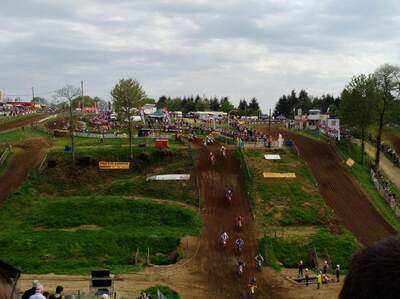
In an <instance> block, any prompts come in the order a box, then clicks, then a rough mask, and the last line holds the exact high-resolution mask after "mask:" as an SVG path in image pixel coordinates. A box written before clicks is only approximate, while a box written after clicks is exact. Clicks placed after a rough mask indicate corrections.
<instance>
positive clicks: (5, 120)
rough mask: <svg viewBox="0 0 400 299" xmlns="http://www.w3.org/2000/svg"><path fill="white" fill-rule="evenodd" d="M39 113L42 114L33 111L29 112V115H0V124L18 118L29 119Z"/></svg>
mask: <svg viewBox="0 0 400 299" xmlns="http://www.w3.org/2000/svg"><path fill="white" fill-rule="evenodd" d="M38 115H40V114H37V113H33V114H27V115H22V114H19V115H14V116H0V126H1V125H4V124H7V123H11V122H14V121H17V120H22V119H29V118H32V117H36V116H38Z"/></svg>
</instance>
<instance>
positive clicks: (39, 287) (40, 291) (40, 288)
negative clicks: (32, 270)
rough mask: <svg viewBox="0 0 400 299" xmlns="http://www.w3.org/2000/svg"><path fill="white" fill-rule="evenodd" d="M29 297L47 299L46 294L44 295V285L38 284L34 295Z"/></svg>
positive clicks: (30, 298)
mask: <svg viewBox="0 0 400 299" xmlns="http://www.w3.org/2000/svg"><path fill="white" fill-rule="evenodd" d="M29 299H46V297H45V296H43V286H42V285H40V284H39V285H37V286H36V293H35V294H33V295H32V296H30V297H29Z"/></svg>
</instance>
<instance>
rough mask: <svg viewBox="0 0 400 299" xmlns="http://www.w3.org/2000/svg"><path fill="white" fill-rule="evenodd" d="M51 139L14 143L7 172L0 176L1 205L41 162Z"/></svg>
mask: <svg viewBox="0 0 400 299" xmlns="http://www.w3.org/2000/svg"><path fill="white" fill-rule="evenodd" d="M50 145H51V144H50V141H48V140H46V139H43V138H34V139H29V140H26V141H24V142H19V143H16V144H13V145H12V151H13V156H12V158H11V161H10V163H9V165H8V168H7V170H6V172H5V173H4V174H3V176H2V177H1V178H0V205H2V204H3V203H4V201H5V200H6V198H7V197H8V195H9V194H10V193H12V192H13V191H15V190H16V189H17V188H18V187H19V186H20V185H21V183H22V182H23V181H24V179H25V177H26V176H27V174H28V172H29V170H30V169H31V168H32V167H34V166H35V165H37V164H38V163H40V161H41V160H42V159H43V157H44V155H45V153H46V150H47V149H48V148H49V147H50Z"/></svg>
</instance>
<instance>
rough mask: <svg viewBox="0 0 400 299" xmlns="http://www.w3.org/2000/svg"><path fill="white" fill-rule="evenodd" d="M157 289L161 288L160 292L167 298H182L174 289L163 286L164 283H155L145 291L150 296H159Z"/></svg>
mask: <svg viewBox="0 0 400 299" xmlns="http://www.w3.org/2000/svg"><path fill="white" fill-rule="evenodd" d="M157 289H158V290H160V292H161V293H162V294H163V295H164V296H165V298H167V299H180V298H181V296H179V294H178V293H177V292H176V291H174V290H173V289H171V288H169V287H167V286H163V285H155V286H152V287H150V288H147V289H146V290H145V292H146V293H147V295H149V296H150V298H157Z"/></svg>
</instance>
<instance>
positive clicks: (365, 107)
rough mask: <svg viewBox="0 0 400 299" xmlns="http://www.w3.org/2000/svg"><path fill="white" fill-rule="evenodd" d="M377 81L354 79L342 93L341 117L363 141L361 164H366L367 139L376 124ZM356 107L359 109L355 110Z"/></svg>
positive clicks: (359, 77) (373, 79)
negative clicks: (374, 123) (368, 133)
mask: <svg viewBox="0 0 400 299" xmlns="http://www.w3.org/2000/svg"><path fill="white" fill-rule="evenodd" d="M375 83H376V81H375V78H374V77H373V76H371V75H369V76H366V75H363V74H361V75H359V76H356V77H353V78H352V80H351V81H350V83H349V84H348V85H347V86H346V87H345V89H344V90H343V92H342V102H341V105H340V116H341V119H342V121H343V124H345V125H346V126H347V127H348V128H349V129H350V130H351V131H353V132H354V133H356V134H357V135H359V136H360V139H361V163H364V155H365V138H366V136H367V132H368V129H369V128H370V126H371V125H372V124H373V122H374V114H375V109H374V108H375V107H374V106H375V101H376V84H375ZM355 107H357V108H356V109H355Z"/></svg>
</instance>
